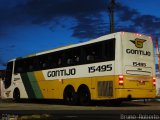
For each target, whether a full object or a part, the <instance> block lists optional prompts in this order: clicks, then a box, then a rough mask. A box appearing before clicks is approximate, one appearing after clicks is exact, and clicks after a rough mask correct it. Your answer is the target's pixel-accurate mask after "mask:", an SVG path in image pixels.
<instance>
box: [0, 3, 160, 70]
mask: <svg viewBox="0 0 160 120" xmlns="http://www.w3.org/2000/svg"><path fill="white" fill-rule="evenodd" d="M115 1H116V6H115V31H117V32H118V31H127V32H136V33H142V34H146V35H151V36H152V37H159V36H160V7H159V6H160V0H115ZM109 2H110V0H0V69H5V64H6V63H7V61H8V60H10V59H13V58H16V57H21V56H26V55H29V54H33V53H37V52H41V51H44V50H48V49H53V48H56V47H60V46H64V45H68V44H75V43H79V42H84V41H88V40H90V39H93V38H97V37H100V36H102V35H105V34H109V15H108V3H109ZM159 39H160V38H159Z"/></svg>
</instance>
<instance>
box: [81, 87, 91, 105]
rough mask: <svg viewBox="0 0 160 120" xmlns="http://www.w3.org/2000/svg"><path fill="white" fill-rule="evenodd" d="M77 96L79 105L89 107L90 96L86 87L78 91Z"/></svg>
mask: <svg viewBox="0 0 160 120" xmlns="http://www.w3.org/2000/svg"><path fill="white" fill-rule="evenodd" d="M78 95H79V103H80V105H84V106H86V105H89V104H90V102H91V96H90V91H89V89H88V87H87V86H84V87H81V88H80V89H79V90H78Z"/></svg>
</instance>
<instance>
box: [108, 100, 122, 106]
mask: <svg viewBox="0 0 160 120" xmlns="http://www.w3.org/2000/svg"><path fill="white" fill-rule="evenodd" d="M109 103H110V104H111V105H112V106H120V105H121V104H122V100H120V99H114V100H110V101H109Z"/></svg>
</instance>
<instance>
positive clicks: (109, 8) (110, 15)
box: [108, 0, 115, 33]
mask: <svg viewBox="0 0 160 120" xmlns="http://www.w3.org/2000/svg"><path fill="white" fill-rule="evenodd" d="M114 6H115V0H111V2H110V4H109V6H108V10H109V20H110V33H114Z"/></svg>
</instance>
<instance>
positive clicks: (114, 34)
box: [10, 32, 142, 61]
mask: <svg viewBox="0 0 160 120" xmlns="http://www.w3.org/2000/svg"><path fill="white" fill-rule="evenodd" d="M121 34H136V33H131V32H116V33H112V34H108V35H103V36H101V37H98V38H95V39H91V40H89V41H87V42H82V43H78V44H71V45H66V46H62V47H58V48H54V49H51V50H46V51H42V52H39V53H35V54H31V55H28V56H24V57H19V58H16V59H17V60H18V59H23V58H29V57H33V56H39V55H43V54H47V53H51V52H56V51H60V50H65V49H68V48H74V47H78V46H82V45H86V44H91V43H94V42H99V41H103V40H105V39H106V38H107V39H111V38H115V36H117V35H121ZM141 35H142V34H141ZM14 60H15V59H13V60H10V61H14Z"/></svg>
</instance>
